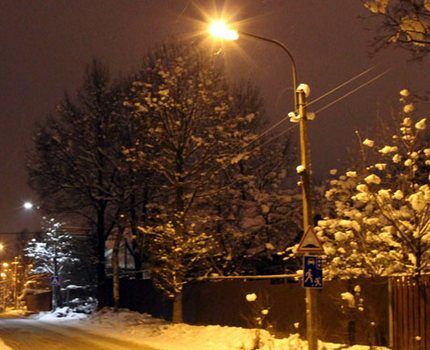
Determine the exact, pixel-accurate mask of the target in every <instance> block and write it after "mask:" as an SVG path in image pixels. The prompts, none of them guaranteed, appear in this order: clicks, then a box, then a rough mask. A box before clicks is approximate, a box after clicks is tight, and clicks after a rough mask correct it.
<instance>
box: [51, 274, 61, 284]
mask: <svg viewBox="0 0 430 350" xmlns="http://www.w3.org/2000/svg"><path fill="white" fill-rule="evenodd" d="M59 285H60V279H59V278H58V276H51V286H59Z"/></svg>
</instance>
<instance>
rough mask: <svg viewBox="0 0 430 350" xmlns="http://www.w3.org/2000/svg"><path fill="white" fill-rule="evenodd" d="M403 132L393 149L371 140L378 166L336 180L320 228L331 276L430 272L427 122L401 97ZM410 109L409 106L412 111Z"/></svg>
mask: <svg viewBox="0 0 430 350" xmlns="http://www.w3.org/2000/svg"><path fill="white" fill-rule="evenodd" d="M401 101H402V103H403V108H402V110H401V112H400V121H399V124H400V125H399V126H398V133H396V134H395V135H393V136H392V142H391V143H390V144H389V145H380V146H379V149H378V147H377V146H376V144H377V142H376V141H375V142H374V143H375V146H374V145H373V144H374V143H373V142H369V140H365V142H364V147H366V148H367V150H368V152H372V153H373V158H372V159H374V160H375V162H374V163H373V164H369V165H368V166H367V167H366V168H364V169H363V170H362V171H353V170H350V171H348V172H346V174H345V175H342V176H340V177H339V178H338V179H334V180H332V181H331V182H330V188H329V189H328V190H327V192H326V198H327V201H328V203H329V204H330V206H331V210H332V212H331V214H330V215H328V216H327V217H325V218H324V219H323V220H321V221H320V222H319V225H318V227H317V228H316V230H317V231H318V235H319V236H320V238H321V240H322V241H323V243H324V250H325V254H326V255H327V259H328V264H327V266H328V270H329V277H334V276H338V277H357V276H381V275H392V274H394V273H407V274H413V275H420V274H421V273H423V272H428V271H429V270H430V187H429V182H428V174H429V169H430V167H429V164H430V149H429V148H426V147H425V146H423V143H422V138H423V136H425V134H424V130H425V128H426V119H425V118H418V119H416V120H415V119H414V118H413V116H412V112H413V108H410V107H408V106H410V105H411V103H410V101H408V99H407V98H406V97H405V96H403V97H402V98H401ZM406 107H408V108H406Z"/></svg>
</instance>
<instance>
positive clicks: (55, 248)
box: [25, 219, 79, 310]
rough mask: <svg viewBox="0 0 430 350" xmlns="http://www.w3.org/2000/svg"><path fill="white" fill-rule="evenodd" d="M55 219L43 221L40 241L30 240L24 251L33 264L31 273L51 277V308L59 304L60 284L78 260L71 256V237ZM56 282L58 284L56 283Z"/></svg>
mask: <svg viewBox="0 0 430 350" xmlns="http://www.w3.org/2000/svg"><path fill="white" fill-rule="evenodd" d="M62 226H63V225H62V224H61V223H60V222H58V221H56V220H55V219H45V221H44V224H43V228H42V231H43V235H42V237H41V239H40V240H36V239H32V240H31V241H30V242H29V243H28V246H27V248H26V249H25V251H26V256H27V257H29V258H30V259H31V261H32V264H33V269H32V272H33V273H46V274H49V275H51V276H52V279H53V283H52V308H53V309H54V310H55V309H56V308H57V306H59V304H60V303H61V294H60V282H61V281H62V280H64V279H65V278H66V276H68V274H69V273H70V271H71V269H72V267H73V264H75V263H77V262H78V261H79V259H78V258H77V257H76V256H75V255H73V251H72V236H71V235H70V234H69V233H67V232H66V231H65V230H64V229H63V228H62ZM57 282H58V283H57Z"/></svg>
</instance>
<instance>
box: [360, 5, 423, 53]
mask: <svg viewBox="0 0 430 350" xmlns="http://www.w3.org/2000/svg"><path fill="white" fill-rule="evenodd" d="M362 2H363V4H364V6H365V7H366V8H367V9H368V10H369V11H370V12H372V13H373V14H374V15H375V16H376V17H379V18H381V19H382V22H381V24H380V25H379V27H378V28H377V36H376V38H375V46H376V49H379V48H382V47H386V46H389V45H397V46H400V47H402V48H405V49H407V50H408V51H410V52H411V53H412V54H413V55H414V56H415V57H417V58H422V57H424V56H425V55H427V54H428V53H429V52H430V21H429V17H430V1H429V0H362Z"/></svg>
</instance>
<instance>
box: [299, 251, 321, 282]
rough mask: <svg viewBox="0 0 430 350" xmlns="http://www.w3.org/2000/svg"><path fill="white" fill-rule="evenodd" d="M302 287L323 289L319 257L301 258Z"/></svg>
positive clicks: (306, 256)
mask: <svg viewBox="0 0 430 350" xmlns="http://www.w3.org/2000/svg"><path fill="white" fill-rule="evenodd" d="M303 287H304V288H316V289H321V288H322V287H323V271H322V258H320V257H319V256H313V255H305V256H304V257H303Z"/></svg>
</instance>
